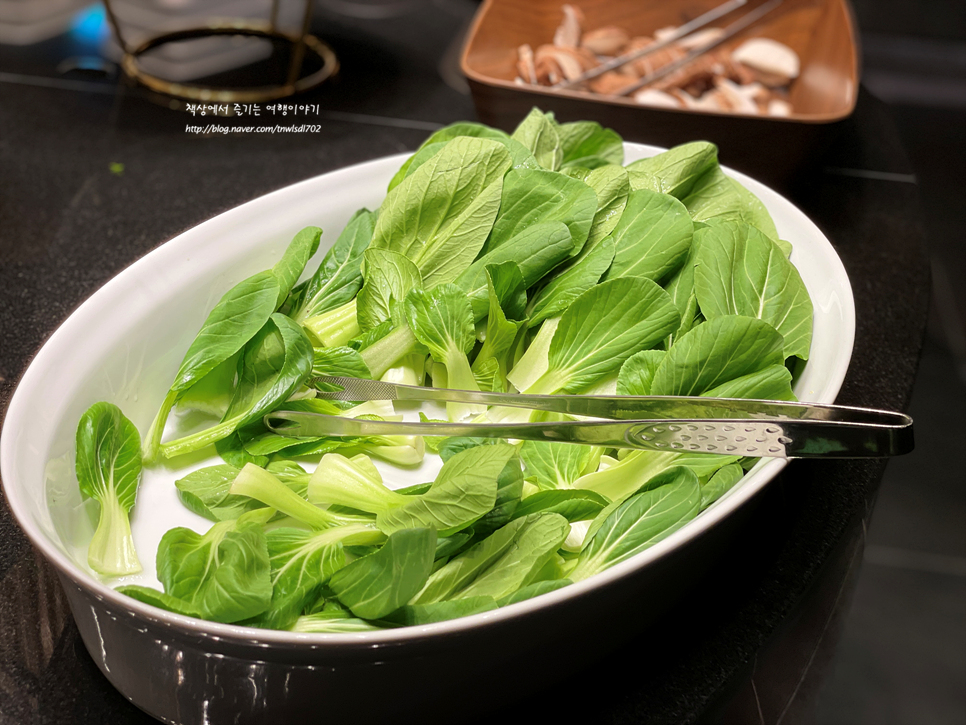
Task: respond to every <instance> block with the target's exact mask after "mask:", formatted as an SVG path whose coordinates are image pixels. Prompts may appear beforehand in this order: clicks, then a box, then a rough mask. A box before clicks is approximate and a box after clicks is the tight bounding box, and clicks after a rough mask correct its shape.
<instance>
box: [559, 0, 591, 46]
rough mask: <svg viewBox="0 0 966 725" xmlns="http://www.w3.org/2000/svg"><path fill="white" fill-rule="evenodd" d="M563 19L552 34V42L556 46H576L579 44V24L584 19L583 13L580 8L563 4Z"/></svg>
mask: <svg viewBox="0 0 966 725" xmlns="http://www.w3.org/2000/svg"><path fill="white" fill-rule="evenodd" d="M562 10H563V14H564V19H563V22H562V23H560V27H558V28H557V32H555V33H554V34H553V44H554V45H556V46H557V47H558V48H576V47H577V46H578V45H579V44H580V25H581V23H583V21H584V14H583V13H582V12H581V11H580V8H577V7H574V6H573V5H564V6H563V8H562Z"/></svg>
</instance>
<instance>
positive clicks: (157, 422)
mask: <svg viewBox="0 0 966 725" xmlns="http://www.w3.org/2000/svg"><path fill="white" fill-rule="evenodd" d="M278 297H279V284H278V280H277V279H276V277H275V275H274V274H272V272H271V270H269V271H266V272H260V273H259V274H256V275H254V276H252V277H249V278H248V279H246V280H243V281H242V282H239V283H238V284H237V285H235V286H234V287H232V288H231V289H230V290H228V291H227V292H226V293H225V294H224V296H223V297H222V298H221V299H220V300H219V301H218V304H217V305H215V308H214V309H213V310H212V311H211V312H210V313H209V314H208V318H207V319H206V320H205V322H204V324H203V325H202V326H201V331H200V332H199V333H198V336H197V337H195V339H194V342H192V343H191V346H190V347H189V348H188V352H186V353H185V356H184V360H182V361H181V367H179V368H178V372H177V374H176V375H175V378H174V382H173V383H171V388H170V389H169V390H168V393H167V395H166V396H165V398H164V402H163V403H162V404H161V409H160V410H159V411H158V414H157V416H156V417H155V419H154V422H153V423H152V424H151V428H150V429H149V430H148V433H147V435H146V436H145V437H144V447H143V450H142V455H143V457H144V460H145V461H147V462H152V461H154V460H155V458H156V457H157V454H158V451H159V448H160V445H161V435H162V433H163V432H164V424H165V422H166V421H167V419H168V413H170V411H171V408H172V407H173V406H174V404H175V402H176V401H177V399H178V397H179V396H180V394H181V393H182V392H184V391H185V390H187V389H188V388H190V387H191V386H192V385H194V384H195V383H196V382H198V381H199V380H201V379H202V378H203V377H205V376H206V375H207V374H208V373H210V372H211V371H212V370H214V369H215V368H216V367H218V366H219V365H220V364H221V363H223V362H225V361H226V360H228V359H229V358H230V357H232V356H233V355H235V353H237V352H238V351H239V350H241V349H242V347H244V345H245V343H247V342H248V341H249V340H251V339H252V338H253V337H254V336H255V335H256V334H257V333H258V331H259V330H261V329H262V327H263V326H264V325H265V323H266V322H267V321H268V319H269V317H270V316H271V315H272V313H273V312H274V311H275V308H276V306H277V302H278Z"/></svg>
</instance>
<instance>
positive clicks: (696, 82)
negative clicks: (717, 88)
mask: <svg viewBox="0 0 966 725" xmlns="http://www.w3.org/2000/svg"><path fill="white" fill-rule="evenodd" d="M676 50H677V51H678V53H679V54H680V55H679V56H678V57H682V56H683V55H684V51H683V50H680V49H676ZM660 52H661V51H658V52H657V53H655V54H654V55H658V54H660ZM723 70H724V68H723V66H722V64H721V62H720V61H719V59H718V58H717V57H716V56H715V55H714V54H713V53H707V54H705V55H702V56H699V57H697V58H695V59H694V61H693V62H691V63H688V64H687V65H686V66H684V67H683V68H679V69H678V70H676V71H674V72H673V73H671V74H669V75H667V76H665V77H664V78H661V79H660V80H658V81H657V82H656V83H655V84H654V87H655V88H657V89H658V90H662V91H668V90H670V89H671V88H691V87H693V86H697V87H700V88H709V87H711V85H712V84H713V82H714V78H715V76H717V75H721V73H722V72H723Z"/></svg>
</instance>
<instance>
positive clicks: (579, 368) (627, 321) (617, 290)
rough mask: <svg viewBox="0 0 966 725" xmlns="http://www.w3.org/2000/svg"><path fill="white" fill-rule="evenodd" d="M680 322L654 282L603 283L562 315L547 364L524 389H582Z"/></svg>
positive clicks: (533, 391) (535, 391)
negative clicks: (542, 372)
mask: <svg viewBox="0 0 966 725" xmlns="http://www.w3.org/2000/svg"><path fill="white" fill-rule="evenodd" d="M679 322H680V319H679V317H678V313H677V310H675V309H674V304H673V303H672V302H671V298H670V297H668V294H667V292H665V291H664V290H662V289H661V288H660V287H658V286H657V285H656V284H655V283H654V282H651V281H650V280H648V279H641V278H637V277H625V278H620V279H614V280H609V281H607V282H602V283H601V284H599V285H597V286H596V287H592V288H591V289H589V290H587V291H586V292H584V293H583V294H582V295H581V296H580V297H578V298H577V299H576V300H575V301H574V303H573V304H572V305H570V307H568V308H567V311H566V312H564V314H563V315H562V316H561V318H560V324H559V325H558V326H557V330H556V332H555V333H554V335H553V341H552V342H551V343H550V349H549V352H548V361H549V368H548V370H547V372H546V373H544V374H543V375H542V376H541V377H540V379H539V380H537V381H536V382H535V383H534V384H533V385H532V386H530V387H529V388H528V389H527V392H528V393H530V394H550V393H556V392H560V391H565V392H576V391H579V390H581V389H583V388H586V387H588V386H589V385H592V384H593V383H594V382H596V381H597V380H599V379H601V378H602V377H604V376H605V375H606V374H607V373H609V372H611V371H613V370H617V369H618V368H619V367H620V366H621V364H622V363H623V362H624V361H625V360H626V359H627V358H629V357H630V356H631V355H633V354H634V353H635V352H638V351H639V350H642V349H646V348H648V347H651V346H653V345H655V344H656V343H657V342H658V341H660V340H662V339H663V338H664V337H665V336H666V335H667V334H668V333H669V332H671V331H673V330H675V329H677V327H678V324H679Z"/></svg>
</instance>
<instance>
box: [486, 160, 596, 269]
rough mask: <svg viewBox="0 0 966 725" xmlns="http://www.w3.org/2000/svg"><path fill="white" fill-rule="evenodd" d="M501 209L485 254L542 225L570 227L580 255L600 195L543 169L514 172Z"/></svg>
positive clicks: (507, 180)
mask: <svg viewBox="0 0 966 725" xmlns="http://www.w3.org/2000/svg"><path fill="white" fill-rule="evenodd" d="M499 208H500V213H499V215H498V216H497V218H496V222H495V223H494V225H493V232H492V233H491V234H490V238H489V239H488V240H487V241H486V246H485V247H484V248H483V253H484V254H489V253H491V252H493V251H494V250H496V249H497V248H498V247H499V246H500V245H502V244H506V243H507V242H508V241H509V240H511V239H513V238H514V237H516V236H517V235H519V234H520V233H521V232H523V231H524V230H525V229H527V228H528V227H530V226H532V225H534V224H539V223H541V222H563V223H564V224H566V225H567V228H568V229H569V230H570V236H571V238H572V240H573V245H574V253H577V252H579V251H580V250H581V249H583V247H584V244H585V243H586V241H587V236H588V235H589V234H590V227H591V225H592V224H593V223H594V216H595V215H596V214H597V195H596V194H595V193H594V190H593V189H591V188H590V187H589V186H587V184H585V183H584V182H582V181H579V180H577V179H572V178H570V177H569V176H564V175H563V174H557V173H554V172H552V171H544V170H542V169H514V170H512V171H510V172H509V173H507V175H506V178H505V179H504V182H503V197H502V201H501V203H500V207H499Z"/></svg>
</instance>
